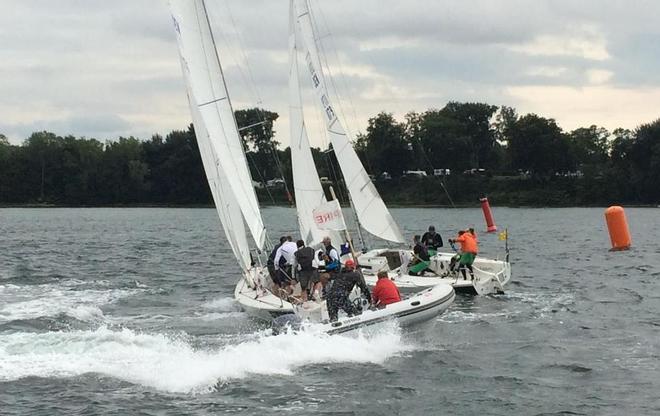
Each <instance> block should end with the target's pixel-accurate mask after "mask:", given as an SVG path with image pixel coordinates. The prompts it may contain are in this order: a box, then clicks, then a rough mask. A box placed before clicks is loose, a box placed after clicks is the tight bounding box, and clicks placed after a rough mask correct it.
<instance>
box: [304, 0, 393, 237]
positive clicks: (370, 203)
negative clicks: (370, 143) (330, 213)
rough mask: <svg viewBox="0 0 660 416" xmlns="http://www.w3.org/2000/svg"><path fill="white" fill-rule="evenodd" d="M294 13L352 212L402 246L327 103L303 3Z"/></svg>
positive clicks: (366, 225) (365, 225) (375, 231)
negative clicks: (349, 198)
mask: <svg viewBox="0 0 660 416" xmlns="http://www.w3.org/2000/svg"><path fill="white" fill-rule="evenodd" d="M294 13H295V17H296V24H297V29H298V30H299V32H300V36H301V38H302V43H303V45H304V48H303V51H305V52H306V58H305V59H306V61H307V62H306V63H307V70H308V72H309V76H310V78H311V81H312V86H313V88H314V90H315V91H316V94H317V97H318V104H319V105H320V107H321V112H322V113H323V114H324V115H325V117H324V119H325V124H326V130H327V132H328V136H329V138H330V142H331V143H332V147H333V149H334V152H335V155H336V156H337V160H338V162H339V166H340V168H341V171H342V174H343V175H344V180H345V182H346V187H347V188H348V192H349V193H350V194H351V199H352V202H353V209H355V211H356V214H357V217H358V219H359V221H360V225H361V226H362V227H363V228H364V229H365V230H367V231H368V232H370V233H371V234H373V235H375V236H376V237H379V238H382V239H384V240H389V241H394V242H397V243H403V242H404V239H403V235H402V234H401V230H400V229H399V226H398V225H397V224H396V222H395V221H394V218H392V215H391V214H390V212H389V211H388V210H387V207H386V206H385V203H384V202H383V200H382V199H381V197H380V195H379V194H378V191H377V190H376V187H375V186H374V184H373V183H372V182H371V179H370V178H369V175H368V174H367V172H366V171H365V169H364V166H362V162H360V159H359V157H358V155H357V154H356V153H355V150H354V149H353V146H352V145H351V141H350V140H349V137H348V135H347V134H346V131H345V130H344V127H343V126H342V124H341V122H340V121H339V119H338V118H337V114H336V113H335V110H334V108H333V106H332V105H331V103H330V95H329V94H328V89H327V86H326V83H325V78H324V75H323V70H322V67H321V61H320V58H319V53H318V48H317V45H316V37H315V33H314V27H313V24H312V19H311V16H310V13H309V7H308V5H307V0H294Z"/></svg>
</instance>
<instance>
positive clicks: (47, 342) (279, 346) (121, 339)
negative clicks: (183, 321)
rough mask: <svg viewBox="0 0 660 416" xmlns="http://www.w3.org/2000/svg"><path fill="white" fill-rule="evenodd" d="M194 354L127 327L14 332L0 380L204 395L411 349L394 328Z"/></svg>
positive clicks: (3, 344)
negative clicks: (88, 379)
mask: <svg viewBox="0 0 660 416" xmlns="http://www.w3.org/2000/svg"><path fill="white" fill-rule="evenodd" d="M248 339H249V340H248V341H244V342H242V343H240V344H235V345H229V346H223V347H219V348H217V349H215V350H196V349H194V348H193V347H192V346H191V345H190V344H189V343H188V342H187V341H186V340H185V339H183V338H182V337H178V338H177V337H168V336H165V335H162V334H142V333H137V332H134V331H131V330H129V329H122V330H111V329H108V328H106V327H101V328H99V329H97V330H95V331H70V332H48V333H14V334H8V335H4V336H2V337H0V381H12V380H16V379H20V378H23V377H32V376H34V377H55V378H61V377H73V376H78V375H81V374H86V373H99V374H103V375H107V376H111V377H115V378H118V379H121V380H125V381H128V382H131V383H134V384H140V385H143V386H147V387H151V388H155V389H158V390H162V391H166V392H181V393H206V392H210V391H213V390H215V387H216V385H218V383H220V382H230V381H231V380H234V379H242V378H245V377H250V376H251V375H254V374H257V375H263V376H267V375H291V374H292V373H293V372H294V371H295V369H296V368H298V367H300V366H304V365H309V364H319V363H338V362H355V363H372V364H382V363H383V362H384V361H385V360H387V359H388V358H389V357H392V356H394V355H397V354H400V353H401V352H403V351H406V350H408V349H410V348H409V347H408V346H407V345H406V344H405V343H404V342H403V340H402V338H401V334H400V332H399V329H398V327H396V326H395V325H394V324H391V325H386V326H383V327H381V329H380V331H372V332H371V333H366V332H365V333H357V334H356V335H355V336H340V335H336V336H327V335H314V334H305V333H303V334H284V335H279V336H265V335H264V334H263V333H261V334H256V336H250V337H248Z"/></svg>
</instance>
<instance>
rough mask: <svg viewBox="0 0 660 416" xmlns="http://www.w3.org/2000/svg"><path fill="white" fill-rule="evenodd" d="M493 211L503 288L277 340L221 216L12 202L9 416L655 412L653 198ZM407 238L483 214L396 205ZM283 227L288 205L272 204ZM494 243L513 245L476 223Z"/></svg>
mask: <svg viewBox="0 0 660 416" xmlns="http://www.w3.org/2000/svg"><path fill="white" fill-rule="evenodd" d="M602 211H603V210H602V209H505V208H496V209H495V217H496V220H497V221H498V223H499V224H500V225H505V224H506V225H508V227H509V233H510V237H511V248H512V261H513V273H514V275H513V282H512V285H511V286H510V289H509V291H508V292H507V293H506V294H505V295H503V296H495V297H459V298H457V301H456V303H455V304H454V306H453V307H452V308H451V309H450V310H449V311H448V312H447V313H446V314H445V315H443V316H441V317H439V318H438V319H437V320H436V321H434V322H430V323H427V324H425V325H422V326H418V327H414V328H411V329H409V330H401V329H399V328H398V327H397V326H396V325H394V324H388V325H385V326H383V327H379V328H375V329H372V330H369V331H365V332H362V333H359V334H357V335H355V336H348V335H347V336H333V337H327V336H318V335H310V334H303V335H284V336H278V337H271V336H267V335H266V333H267V331H266V330H265V328H264V327H263V326H260V325H259V324H255V323H254V322H252V321H251V320H249V319H248V318H247V316H246V315H245V314H244V313H242V312H240V311H239V310H238V309H237V307H236V306H235V305H234V303H233V301H232V298H231V294H232V289H233V286H234V284H235V282H236V277H235V276H236V272H237V269H236V267H235V266H234V265H233V262H232V255H231V252H230V251H229V248H228V247H227V246H226V245H225V244H223V243H222V242H221V238H220V236H221V234H220V231H219V230H218V226H219V225H218V221H217V218H216V217H215V212H214V211H213V210H210V209H0V414H2V415H24V414H30V415H60V414H62V415H64V414H66V415H76V414H85V415H87V414H116V415H127V414H144V415H178V414H218V413H235V414H260V415H270V414H273V415H275V414H277V415H279V414H282V412H283V411H286V412H287V414H291V415H308V414H327V415H330V414H337V415H340V414H341V415H344V414H346V415H351V414H356V415H362V414H406V415H429V414H464V415H473V414H489V415H511V414H529V415H534V414H588V415H593V414H598V415H602V414H612V415H620V414H640V415H641V414H645V415H648V414H653V413H656V414H660V371H659V370H660V369H659V363H660V315H659V313H660V284H659V282H658V281H659V279H660V244H658V236H659V235H660V209H628V210H627V214H628V217H629V221H630V225H631V230H632V233H633V239H634V249H633V250H631V251H629V252H619V253H612V252H608V251H607V248H608V247H609V245H608V244H609V242H608V238H607V234H606V232H605V229H604V225H603V218H602ZM393 214H394V216H395V217H396V218H397V220H398V221H399V223H400V224H402V226H403V227H404V228H405V230H406V233H407V234H408V235H410V234H412V233H413V232H415V231H422V230H423V229H424V228H426V226H427V225H429V224H431V223H433V224H435V225H436V226H437V228H438V229H439V230H440V231H441V232H442V234H443V236H445V237H446V236H447V234H449V233H450V232H452V233H453V231H454V230H455V229H456V228H458V227H459V226H460V227H464V226H467V225H472V224H475V225H476V226H477V227H476V228H477V229H479V228H483V226H482V223H483V220H482V218H481V213H480V211H479V210H478V209H460V210H448V209H394V210H393ZM264 215H265V217H266V222H267V224H269V225H271V226H272V227H273V231H272V233H271V234H272V235H273V236H277V235H278V234H280V233H282V232H287V231H292V230H293V229H294V226H295V217H294V212H293V211H292V210H289V209H284V208H270V209H265V210H264ZM481 241H482V244H481V245H482V250H483V252H484V254H485V255H486V254H488V255H491V256H497V255H501V254H502V251H503V250H502V243H501V242H500V241H499V240H498V239H497V237H496V236H495V235H485V234H482V235H481Z"/></svg>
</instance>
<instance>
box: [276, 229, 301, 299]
mask: <svg viewBox="0 0 660 416" xmlns="http://www.w3.org/2000/svg"><path fill="white" fill-rule="evenodd" d="M291 240H292V239H291V236H287V237H286V241H285V242H284V243H283V244H282V245H281V246H280V248H278V249H277V252H276V253H275V270H276V276H277V282H276V284H277V286H278V287H279V288H281V289H284V290H286V292H287V294H288V295H290V294H291V293H292V292H293V288H292V287H291V285H292V284H293V283H294V281H293V280H294V279H293V275H292V274H291V271H292V270H291V266H292V265H293V262H294V258H295V256H294V253H295V252H296V251H298V246H297V245H296V243H294V242H293V241H291Z"/></svg>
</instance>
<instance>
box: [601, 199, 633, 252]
mask: <svg viewBox="0 0 660 416" xmlns="http://www.w3.org/2000/svg"><path fill="white" fill-rule="evenodd" d="M605 222H607V230H608V231H609V233H610V241H611V242H612V250H628V249H629V248H630V245H631V239H630V231H628V221H627V220H626V213H625V211H624V210H623V208H622V207H620V206H616V205H615V206H611V207H609V208H607V209H606V210H605Z"/></svg>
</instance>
